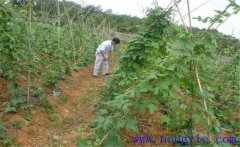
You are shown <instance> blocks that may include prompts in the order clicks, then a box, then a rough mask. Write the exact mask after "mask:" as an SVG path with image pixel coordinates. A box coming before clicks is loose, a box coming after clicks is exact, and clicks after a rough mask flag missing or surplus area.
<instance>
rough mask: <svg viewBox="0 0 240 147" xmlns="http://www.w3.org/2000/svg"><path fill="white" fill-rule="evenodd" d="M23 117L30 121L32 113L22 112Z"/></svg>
mask: <svg viewBox="0 0 240 147" xmlns="http://www.w3.org/2000/svg"><path fill="white" fill-rule="evenodd" d="M23 118H24V119H26V120H27V121H30V120H31V119H32V115H31V114H28V113H25V114H23Z"/></svg>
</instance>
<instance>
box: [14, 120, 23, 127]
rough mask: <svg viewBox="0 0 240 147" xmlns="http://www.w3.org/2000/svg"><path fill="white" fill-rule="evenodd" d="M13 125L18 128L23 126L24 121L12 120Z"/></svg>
mask: <svg viewBox="0 0 240 147" xmlns="http://www.w3.org/2000/svg"><path fill="white" fill-rule="evenodd" d="M12 126H13V127H14V128H16V129H20V128H21V126H22V122H21V121H18V120H16V121H14V122H12Z"/></svg>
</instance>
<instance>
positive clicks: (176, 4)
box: [174, 0, 188, 32]
mask: <svg viewBox="0 0 240 147" xmlns="http://www.w3.org/2000/svg"><path fill="white" fill-rule="evenodd" d="M174 5H175V6H176V8H177V11H178V14H179V15H180V18H181V21H182V24H183V27H184V29H185V31H186V32H188V29H187V26H186V23H185V22H184V20H183V16H182V13H181V11H180V9H179V6H178V3H177V1H176V0H174Z"/></svg>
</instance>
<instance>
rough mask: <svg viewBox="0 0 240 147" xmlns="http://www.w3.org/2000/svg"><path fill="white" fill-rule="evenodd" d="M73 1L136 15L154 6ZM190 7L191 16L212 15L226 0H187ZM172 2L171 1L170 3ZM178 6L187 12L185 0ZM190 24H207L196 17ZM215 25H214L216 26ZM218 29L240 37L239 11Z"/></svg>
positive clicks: (135, 1) (161, 0) (147, 1)
mask: <svg viewBox="0 0 240 147" xmlns="http://www.w3.org/2000/svg"><path fill="white" fill-rule="evenodd" d="M71 1H75V2H77V3H79V4H81V5H83V6H86V5H95V6H101V8H102V9H103V10H108V9H112V12H113V13H115V14H126V15H131V16H137V17H141V18H142V17H144V16H145V12H146V10H147V8H152V7H154V5H153V1H154V0H71ZM155 1H157V2H158V4H159V5H160V6H161V7H163V8H166V7H167V6H168V5H169V3H170V2H171V1H172V0H155ZM189 2H190V9H191V10H194V9H196V8H198V7H199V6H200V5H201V7H199V8H198V9H196V10H194V11H193V12H192V14H191V15H192V16H191V17H192V18H193V17H197V16H201V17H207V16H213V15H214V14H215V12H214V10H223V9H224V8H225V7H226V5H227V4H228V0H189ZM236 2H237V4H239V5H240V0H236ZM172 4H173V3H171V5H172ZM179 8H180V10H181V13H182V15H183V16H184V15H185V14H187V0H182V1H181V2H180V3H179ZM179 19H180V17H179V14H178V13H176V15H175V17H174V20H175V21H177V20H179ZM184 21H185V23H186V25H189V24H188V22H189V21H188V18H187V17H186V18H185V20H184ZM178 24H182V22H181V21H178ZM192 25H193V26H195V27H199V28H206V27H207V26H208V25H209V24H203V23H201V22H199V21H197V20H196V19H192ZM216 27H217V25H215V26H214V28H216ZM218 30H219V31H220V32H222V33H224V34H228V35H233V36H235V37H237V38H240V13H239V14H237V15H233V16H231V17H230V18H229V19H227V21H226V22H224V23H223V24H222V25H220V26H219V27H218Z"/></svg>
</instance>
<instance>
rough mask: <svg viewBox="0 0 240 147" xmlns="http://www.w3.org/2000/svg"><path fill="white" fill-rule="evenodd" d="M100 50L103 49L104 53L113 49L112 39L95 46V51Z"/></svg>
mask: <svg viewBox="0 0 240 147" xmlns="http://www.w3.org/2000/svg"><path fill="white" fill-rule="evenodd" d="M100 51H104V52H105V54H108V52H109V51H113V45H112V41H111V40H107V41H104V42H102V43H101V44H100V45H99V46H98V48H97V53H99V52H100Z"/></svg>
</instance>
